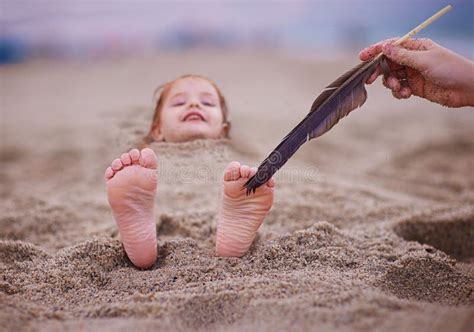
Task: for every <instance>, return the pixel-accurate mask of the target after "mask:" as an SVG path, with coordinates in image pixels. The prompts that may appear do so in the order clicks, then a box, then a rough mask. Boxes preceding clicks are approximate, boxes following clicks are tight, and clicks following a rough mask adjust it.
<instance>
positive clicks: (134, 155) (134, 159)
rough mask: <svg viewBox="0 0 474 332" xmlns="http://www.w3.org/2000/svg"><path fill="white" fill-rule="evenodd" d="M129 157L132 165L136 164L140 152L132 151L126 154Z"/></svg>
mask: <svg viewBox="0 0 474 332" xmlns="http://www.w3.org/2000/svg"><path fill="white" fill-rule="evenodd" d="M128 154H129V155H130V159H131V160H132V164H138V163H139V160H140V151H138V149H132V150H130V152H129V153H128Z"/></svg>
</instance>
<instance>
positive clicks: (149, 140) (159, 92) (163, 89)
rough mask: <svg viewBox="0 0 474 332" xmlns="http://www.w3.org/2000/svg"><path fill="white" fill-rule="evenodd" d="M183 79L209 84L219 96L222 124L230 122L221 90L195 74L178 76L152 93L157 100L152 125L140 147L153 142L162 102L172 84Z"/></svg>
mask: <svg viewBox="0 0 474 332" xmlns="http://www.w3.org/2000/svg"><path fill="white" fill-rule="evenodd" d="M185 78H199V79H202V80H205V81H207V82H209V83H210V84H211V85H212V86H213V87H214V89H216V92H217V95H218V96H219V105H220V107H221V110H222V118H223V123H227V124H229V123H230V121H229V110H228V108H227V102H226V100H225V98H224V95H223V94H222V92H221V90H220V89H219V87H218V86H217V84H216V83H215V82H214V81H212V80H211V79H209V78H207V77H204V76H201V75H195V74H187V75H183V76H180V77H178V78H176V79H174V80H172V81H170V82H167V83H164V84H162V85H160V86H159V87H158V88H157V89H156V90H155V92H154V94H153V96H155V98H156V96H157V99H156V104H155V113H154V114H153V120H152V123H151V126H150V130H149V131H148V134H147V135H146V136H145V137H144V138H143V142H142V144H141V145H142V147H146V146H148V145H149V144H150V143H152V142H154V141H155V140H154V138H153V134H152V133H153V130H154V129H155V128H156V126H159V125H160V114H161V110H162V109H163V104H164V101H165V99H166V97H167V95H168V93H169V91H170V90H171V88H172V87H173V84H174V83H176V82H177V81H179V80H182V79H185ZM228 136H229V133H228V132H226V134H225V137H226V138H228Z"/></svg>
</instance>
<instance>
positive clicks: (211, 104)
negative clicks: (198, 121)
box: [202, 101, 216, 107]
mask: <svg viewBox="0 0 474 332" xmlns="http://www.w3.org/2000/svg"><path fill="white" fill-rule="evenodd" d="M202 104H203V105H204V106H209V107H214V106H216V104H215V103H213V102H211V101H203V102H202Z"/></svg>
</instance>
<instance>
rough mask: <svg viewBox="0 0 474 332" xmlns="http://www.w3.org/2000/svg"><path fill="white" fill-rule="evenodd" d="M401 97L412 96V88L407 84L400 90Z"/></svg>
mask: <svg viewBox="0 0 474 332" xmlns="http://www.w3.org/2000/svg"><path fill="white" fill-rule="evenodd" d="M399 94H400V97H401V98H402V99H407V98H410V97H411V89H410V88H409V87H407V86H405V87H402V88H401V89H400V91H399Z"/></svg>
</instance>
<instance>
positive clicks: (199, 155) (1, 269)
mask: <svg viewBox="0 0 474 332" xmlns="http://www.w3.org/2000/svg"><path fill="white" fill-rule="evenodd" d="M354 63H355V62H354V60H350V59H349V60H348V59H344V58H341V59H339V58H337V59H336V58H335V59H321V58H317V57H316V56H315V57H299V58H296V57H294V56H289V55H282V54H280V55H278V54H277V55H275V54H269V53H230V52H229V53H216V52H213V53H211V52H205V51H194V52H191V53H180V54H173V53H166V54H150V55H143V56H137V57H134V58H117V59H111V60H107V61H99V62H90V63H88V62H83V63H77V62H60V61H53V60H41V61H40V60H37V61H33V62H29V63H25V64H18V65H12V66H8V67H3V68H0V74H1V83H2V89H1V91H0V97H1V101H2V104H1V108H2V130H1V131H2V137H1V141H2V144H1V149H0V179H1V189H0V197H1V200H0V211H1V217H0V276H1V277H0V308H1V310H0V330H6V331H9V330H10V331H20V330H25V331H30V330H39V331H50V330H57V331H78V330H81V331H83V330H94V331H95V330H101V331H117V330H119V331H129V330H134V331H147V330H154V331H170V330H173V331H189V330H206V331H242V330H244V331H254V330H259V331H276V330H281V331H287V330H294V331H304V330H307V331H309V330H312V331H313V330H317V331H472V329H473V326H474V320H473V317H474V292H473V290H474V177H473V176H472V170H473V169H474V143H473V142H474V132H473V131H472V128H473V126H474V110H473V109H472V108H463V109H457V110H454V109H447V108H442V107H440V106H437V105H435V104H432V103H429V102H427V101H424V100H421V99H416V98H412V99H410V100H406V101H397V100H395V99H394V98H392V97H391V95H390V93H389V91H388V90H386V89H384V88H383V87H382V86H381V85H380V84H376V85H374V86H371V87H369V89H368V94H369V99H368V101H367V103H366V105H364V106H363V108H362V109H360V110H356V111H354V112H353V113H351V114H350V115H349V117H348V118H347V119H344V120H343V121H342V122H341V123H340V124H338V125H337V126H336V127H335V128H334V129H333V130H331V132H329V133H328V134H327V135H325V136H323V137H321V138H320V139H317V140H314V141H311V142H310V143H308V144H306V145H305V146H304V147H303V148H302V149H301V150H300V151H298V153H297V154H296V155H295V157H294V158H293V159H292V160H291V161H290V162H289V163H288V164H287V165H286V166H285V167H284V169H282V170H281V171H280V172H279V173H278V174H277V175H276V197H275V203H274V206H273V208H272V210H271V212H270V214H269V215H268V217H267V218H266V220H265V223H264V225H263V226H262V228H261V230H260V232H259V236H258V238H257V240H256V241H255V243H254V244H253V246H252V248H251V250H250V251H249V253H248V254H247V255H245V256H244V257H243V258H241V259H238V258H218V257H215V255H214V252H213V247H214V243H215V230H216V214H217V211H218V208H219V199H220V191H221V177H222V173H223V169H224V167H225V165H226V164H227V163H228V162H229V161H231V160H240V161H242V162H245V163H248V164H250V165H256V164H258V163H259V162H260V161H261V160H262V159H263V158H264V157H265V156H266V154H267V153H268V152H269V151H271V149H273V147H274V146H276V144H277V143H278V142H279V140H280V139H281V138H282V137H283V136H284V135H285V134H286V133H287V132H288V131H289V130H290V129H291V128H292V127H293V126H294V125H295V124H296V123H298V121H299V120H300V119H301V118H302V117H303V116H304V114H305V113H306V111H307V109H308V108H309V106H310V105H311V102H312V100H313V98H314V97H315V96H316V95H317V93H318V91H319V90H321V89H322V88H323V87H324V86H325V84H326V83H328V82H330V81H331V80H332V79H334V78H335V76H337V75H338V74H340V73H342V72H343V71H345V70H346V69H348V68H350V67H351V65H353V64H354ZM189 72H192V73H200V74H204V75H207V76H210V77H212V78H213V79H215V80H216V81H217V82H218V83H219V84H220V85H221V87H222V89H223V91H224V94H225V95H226V97H227V99H228V101H229V104H230V108H231V120H232V124H233V127H232V138H231V139H230V140H217V141H202V140H198V141H194V142H188V143H183V144H164V143H159V144H158V143H156V144H153V145H152V148H153V149H154V150H155V151H156V153H157V154H158V158H159V187H158V195H157V200H156V211H157V213H156V224H157V232H158V242H159V243H158V250H159V259H158V261H157V263H156V264H155V266H154V267H153V268H152V269H149V270H138V269H136V268H134V267H133V266H132V265H131V263H130V261H129V260H128V259H127V257H126V256H125V254H124V251H123V249H122V247H121V243H120V240H119V236H118V234H117V229H116V227H115V224H114V221H113V218H112V215H111V212H110V210H109V208H108V204H107V200H106V194H105V186H104V183H103V173H104V170H105V168H106V167H107V165H108V163H109V162H110V161H111V160H112V159H113V158H115V157H117V156H118V155H119V154H120V153H122V152H124V151H126V150H127V149H129V148H131V147H133V146H135V145H136V142H137V141H138V140H139V138H140V137H141V136H142V135H143V134H144V133H145V131H146V130H147V129H148V126H149V121H150V119H151V117H152V105H151V104H152V98H151V95H152V91H153V90H154V88H155V87H156V86H157V85H158V84H159V83H162V82H164V81H167V80H169V79H171V78H173V77H175V76H177V75H180V74H183V73H189Z"/></svg>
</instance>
